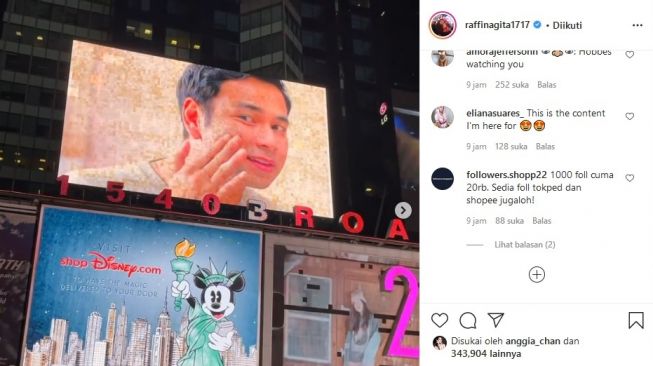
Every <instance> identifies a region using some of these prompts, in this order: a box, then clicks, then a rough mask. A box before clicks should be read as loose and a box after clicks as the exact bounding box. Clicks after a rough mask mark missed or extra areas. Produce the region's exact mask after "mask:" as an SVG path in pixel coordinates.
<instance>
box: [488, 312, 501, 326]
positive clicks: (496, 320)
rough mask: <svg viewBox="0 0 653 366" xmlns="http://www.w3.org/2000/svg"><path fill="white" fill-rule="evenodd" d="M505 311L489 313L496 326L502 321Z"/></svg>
mask: <svg viewBox="0 0 653 366" xmlns="http://www.w3.org/2000/svg"><path fill="white" fill-rule="evenodd" d="M504 314H505V313H487V315H488V316H489V317H490V318H492V322H494V327H495V328H496V327H498V326H499V323H501V319H503V315H504Z"/></svg>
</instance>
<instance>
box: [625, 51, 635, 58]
mask: <svg viewBox="0 0 653 366" xmlns="http://www.w3.org/2000/svg"><path fill="white" fill-rule="evenodd" d="M633 56H635V52H634V51H626V57H628V58H633Z"/></svg>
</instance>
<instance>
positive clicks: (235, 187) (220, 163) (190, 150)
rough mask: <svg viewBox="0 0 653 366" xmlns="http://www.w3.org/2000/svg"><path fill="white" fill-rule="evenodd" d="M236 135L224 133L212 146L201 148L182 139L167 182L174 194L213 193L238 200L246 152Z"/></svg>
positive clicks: (199, 196)
mask: <svg viewBox="0 0 653 366" xmlns="http://www.w3.org/2000/svg"><path fill="white" fill-rule="evenodd" d="M241 145H242V140H241V138H240V136H229V135H224V136H222V137H220V138H219V139H218V140H217V142H216V144H215V146H213V147H211V148H209V149H207V150H206V151H202V149H200V144H192V143H191V142H190V141H185V142H184V144H183V145H182V147H181V149H180V150H179V151H178V152H177V154H176V155H175V161H174V171H173V173H174V174H173V175H172V178H171V179H170V181H169V182H168V185H169V188H170V189H172V194H173V195H174V196H177V197H183V198H190V199H196V200H201V199H202V198H203V197H204V195H205V194H207V193H213V194H216V195H217V196H218V197H219V198H220V202H221V203H226V204H239V203H240V200H241V198H242V196H243V191H244V190H245V178H246V176H247V173H246V172H245V171H241V169H242V166H243V164H244V162H245V159H246V158H247V152H246V151H245V149H243V148H242V147H241Z"/></svg>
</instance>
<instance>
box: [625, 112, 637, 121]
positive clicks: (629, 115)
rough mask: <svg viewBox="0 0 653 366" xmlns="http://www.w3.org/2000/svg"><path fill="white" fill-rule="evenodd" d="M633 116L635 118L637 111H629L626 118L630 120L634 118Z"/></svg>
mask: <svg viewBox="0 0 653 366" xmlns="http://www.w3.org/2000/svg"><path fill="white" fill-rule="evenodd" d="M633 118H635V113H633V112H628V113H626V119H627V120H629V121H630V120H632V119H633Z"/></svg>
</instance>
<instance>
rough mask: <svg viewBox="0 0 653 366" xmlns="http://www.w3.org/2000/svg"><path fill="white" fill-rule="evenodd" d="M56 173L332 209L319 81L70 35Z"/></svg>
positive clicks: (196, 195) (135, 187)
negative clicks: (191, 60) (181, 58)
mask: <svg viewBox="0 0 653 366" xmlns="http://www.w3.org/2000/svg"><path fill="white" fill-rule="evenodd" d="M59 174H60V175H64V174H65V175H68V176H69V181H70V183H75V184H82V185H90V186H96V187H103V188H104V187H106V186H107V181H117V182H123V183H124V184H125V190H128V191H136V192H143V193H149V194H159V193H160V192H161V191H162V190H163V189H164V188H170V189H171V190H172V195H173V196H175V197H184V198H189V199H196V200H201V199H202V198H203V196H204V195H205V194H207V193H212V194H216V195H218V197H220V201H221V202H222V203H227V204H236V205H246V203H247V201H248V200H250V199H255V200H257V201H262V202H264V203H265V204H266V206H267V208H268V209H271V210H279V211H286V212H292V207H293V206H295V205H305V206H309V207H311V208H312V209H313V212H314V213H315V215H318V216H324V217H333V204H332V190H331V169H330V159H329V141H328V121H327V107H326V90H325V89H324V88H320V87H315V86H310V85H305V84H300V83H294V82H287V81H279V80H270V79H262V78H259V77H256V76H251V75H247V74H242V73H238V72H234V71H229V70H223V69H219V68H215V67H209V66H202V65H196V64H191V63H188V62H182V61H178V60H171V59H166V58H161V57H155V56H150V55H145V54H141V53H135V52H130V51H125V50H120V49H115V48H109V47H104V46H99V45H94V44H90V43H84V42H80V41H74V42H73V47H72V55H71V63H70V76H69V82H68V95H67V100H66V111H65V116H64V131H63V138H62V147H61V157H60V163H59Z"/></svg>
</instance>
